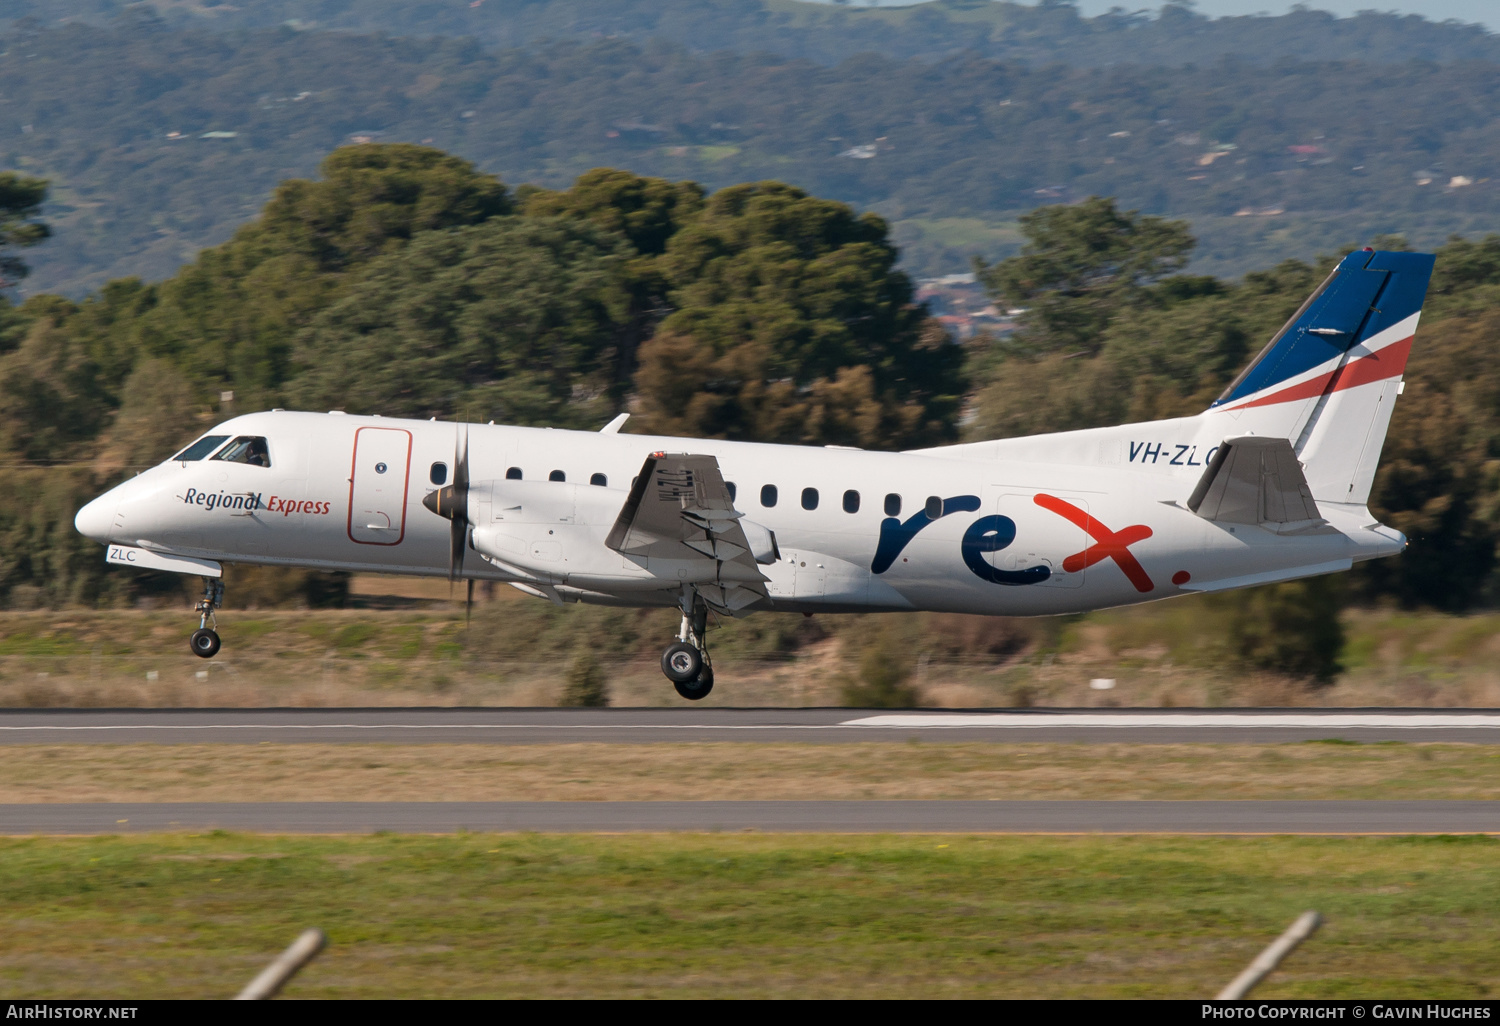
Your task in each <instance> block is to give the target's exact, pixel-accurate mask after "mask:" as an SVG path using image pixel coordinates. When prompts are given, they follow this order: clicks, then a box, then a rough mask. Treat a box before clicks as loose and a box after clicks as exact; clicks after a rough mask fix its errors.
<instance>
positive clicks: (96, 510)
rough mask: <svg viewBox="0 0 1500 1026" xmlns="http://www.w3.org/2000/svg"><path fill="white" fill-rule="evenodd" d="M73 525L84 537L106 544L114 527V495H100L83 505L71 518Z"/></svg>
mask: <svg viewBox="0 0 1500 1026" xmlns="http://www.w3.org/2000/svg"><path fill="white" fill-rule="evenodd" d="M73 526H74V527H75V528H77V530H78V533H79V534H81V535H83V536H84V537H85V538H89V539H92V540H93V541H96V542H99V543H100V544H101V545H107V544H108V543H109V537H110V535H111V534H112V533H113V532H114V527H115V500H114V497H113V496H110V495H101V496H99V498H97V499H95V500H94V501H93V502H90V503H88V504H87V505H85V506H84V507H83V508H82V509H80V510H79V511H78V515H77V516H75V517H74V518H73Z"/></svg>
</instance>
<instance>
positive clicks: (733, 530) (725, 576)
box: [604, 452, 769, 612]
mask: <svg viewBox="0 0 1500 1026" xmlns="http://www.w3.org/2000/svg"><path fill="white" fill-rule="evenodd" d="M743 516H744V514H742V513H740V512H739V511H738V510H736V509H735V508H734V500H733V499H731V498H730V497H729V486H728V485H726V484H725V483H724V475H723V474H722V473H720V471H719V461H718V460H717V459H716V458H714V457H713V456H694V455H687V454H673V455H668V454H666V453H661V452H657V453H652V454H651V455H650V456H648V457H646V462H645V463H644V464H643V465H642V467H641V473H640V476H639V477H637V478H636V479H635V482H634V483H633V484H632V485H631V488H630V497H629V498H627V499H626V500H625V505H624V506H623V507H621V509H620V515H619V516H618V517H617V518H616V519H615V524H614V527H613V528H611V529H610V532H609V536H608V537H607V538H605V540H604V544H606V545H608V546H609V547H610V548H612V549H614V550H615V551H616V552H619V553H621V554H622V555H626V556H632V557H637V558H643V559H644V561H645V562H644V564H643V565H645V566H646V567H647V569H654V568H653V566H652V564H653V563H655V562H656V561H658V560H660V561H664V562H670V563H672V564H673V568H672V573H673V576H674V577H677V576H680V575H679V574H678V573H677V569H678V568H680V567H681V565H682V563H683V562H687V563H689V564H691V563H704V562H707V561H712V562H714V563H717V564H718V566H717V568H716V572H715V574H714V575H713V577H714V583H713V584H708V585H706V586H705V585H700V586H699V592H700V594H702V595H703V597H704V599H705V600H706V601H707V602H708V604H709V605H711V606H715V607H718V608H720V609H721V610H723V611H726V612H734V611H735V610H739V609H744V608H745V607H747V606H749V605H751V604H752V603H754V602H756V601H758V600H761V599H764V598H766V597H767V595H766V588H765V584H766V582H767V581H768V580H769V578H767V577H766V576H765V575H764V574H762V573H761V572H760V568H759V567H758V566H757V565H756V559H755V555H754V553H753V552H752V551H751V545H750V542H749V540H748V539H747V538H746V536H745V529H744V527H743V526H742V525H741V524H740V519H741V517H743ZM688 576H689V577H691V578H693V579H696V580H702V575H700V574H697V573H692V574H689V575H688Z"/></svg>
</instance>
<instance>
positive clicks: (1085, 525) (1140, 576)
mask: <svg viewBox="0 0 1500 1026" xmlns="http://www.w3.org/2000/svg"><path fill="white" fill-rule="evenodd" d="M1033 501H1035V502H1036V504H1037V505H1038V506H1040V507H1042V508H1043V509H1045V510H1048V511H1049V512H1052V513H1056V514H1057V515H1058V516H1060V517H1062V518H1063V519H1064V520H1067V521H1069V522H1070V523H1073V524H1076V525H1077V526H1078V527H1080V528H1082V529H1083V531H1084V532H1085V533H1087V534H1088V535H1089V537H1091V538H1093V539H1094V542H1093V544H1092V545H1089V546H1087V547H1086V548H1084V549H1083V551H1082V552H1075V553H1073V554H1072V555H1070V556H1067V557H1066V558H1065V559H1063V561H1062V568H1063V570H1064V571H1066V572H1067V573H1070V574H1071V573H1078V572H1079V571H1080V570H1084V569H1086V568H1088V567H1091V566H1093V565H1094V564H1095V563H1099V562H1102V561H1104V560H1106V559H1112V560H1114V562H1115V564H1116V565H1117V566H1118V567H1119V568H1120V570H1121V572H1122V573H1124V574H1125V577H1126V578H1127V579H1128V580H1129V581H1130V583H1131V584H1133V585H1135V589H1136V591H1139V592H1142V593H1145V592H1148V591H1152V590H1153V589H1154V588H1155V587H1156V585H1155V583H1153V582H1152V580H1151V577H1150V575H1148V574H1147V573H1146V571H1145V568H1144V567H1142V566H1141V564H1140V560H1138V559H1136V558H1135V555H1134V553H1132V552H1131V551H1130V546H1131V545H1133V544H1135V543H1136V542H1138V541H1145V540H1146V539H1147V538H1150V537H1151V534H1152V531H1151V528H1149V527H1147V526H1146V525H1145V524H1132V525H1130V526H1129V527H1124V528H1121V529H1120V530H1118V531H1111V530H1110V529H1109V528H1108V527H1105V526H1104V525H1103V524H1102V523H1100V522H1099V521H1098V520H1096V519H1094V518H1093V517H1092V516H1090V515H1089V514H1088V513H1087V512H1085V511H1084V510H1082V509H1080V508H1078V507H1077V506H1075V505H1073V504H1072V503H1071V502H1068V501H1066V500H1064V499H1059V498H1057V497H1056V496H1053V495H1047V494H1045V493H1038V494H1037V495H1036V496H1035V497H1034V500H1033ZM979 506H980V502H979V496H977V495H957V496H954V497H953V498H951V499H944V500H943V507H942V512H941V513H939V514H938V516H937V517H936V518H934V517H932V516H931V515H930V514H929V513H928V512H927V510H925V509H923V510H920V511H918V512H917V513H916V514H914V515H913V516H911V517H909V518H908V519H907V520H906V521H904V522H903V521H901V520H898V519H896V518H895V517H887V518H886V519H884V520H882V521H881V522H880V540H879V542H878V543H877V544H876V546H875V558H874V559H873V560H872V561H871V563H870V572H871V573H874V574H883V573H885V572H886V571H887V570H889V569H890V568H891V566H892V565H893V564H894V563H895V562H896V557H898V556H900V555H901V553H902V551H903V550H904V549H905V548H906V546H907V545H908V544H909V543H910V542H911V540H912V539H913V538H915V537H916V536H917V535H918V534H919V533H920V532H921V531H922V529H923V528H925V527H926V526H927V525H928V524H932V523H935V522H936V521H937V520H940V519H942V518H943V517H946V516H949V515H951V514H953V513H972V512H975V511H976V510H978V509H979ZM1015 540H1016V522H1015V521H1014V520H1012V519H1011V518H1010V517H1008V516H1005V515H1003V514H1000V513H996V514H992V515H990V516H985V517H980V518H979V519H978V520H976V521H974V522H973V523H972V524H970V525H969V527H968V530H966V531H964V536H963V540H962V541H961V542H960V543H959V552H960V553H961V554H962V556H963V560H964V565H965V566H967V567H968V568H969V570H970V571H971V572H972V573H973V574H974V576H976V577H978V578H980V579H981V580H985V581H989V582H990V583H991V584H1005V585H1023V584H1040V583H1041V582H1043V581H1045V580H1047V579H1048V578H1050V577H1051V576H1052V570H1051V568H1049V567H1045V566H1033V567H1027V568H1026V569H1025V570H1002V569H1001V568H999V567H997V566H995V565H994V564H993V563H991V562H990V561H989V560H987V559H985V558H984V557H985V554H986V553H990V552H1000V551H1002V550H1003V549H1006V548H1009V547H1010V544H1011V543H1012V542H1013V541H1015Z"/></svg>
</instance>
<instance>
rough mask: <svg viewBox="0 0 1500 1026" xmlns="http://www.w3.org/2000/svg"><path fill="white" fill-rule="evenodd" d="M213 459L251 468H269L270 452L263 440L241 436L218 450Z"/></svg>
mask: <svg viewBox="0 0 1500 1026" xmlns="http://www.w3.org/2000/svg"><path fill="white" fill-rule="evenodd" d="M214 459H216V460H223V461H224V462H225V463H246V464H249V465H250V466H252V467H269V466H270V465H271V450H270V448H269V447H268V446H267V445H266V440H265V439H264V438H253V437H251V436H250V435H241V436H240V437H239V438H236V439H235V440H234V441H232V442H230V443H229V444H228V445H226V446H224V448H223V449H220V450H219V452H218V454H217V455H215V456H214Z"/></svg>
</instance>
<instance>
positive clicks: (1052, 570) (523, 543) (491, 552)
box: [75, 249, 1434, 700]
mask: <svg viewBox="0 0 1500 1026" xmlns="http://www.w3.org/2000/svg"><path fill="white" fill-rule="evenodd" d="M1433 262H1434V258H1433V257H1432V256H1431V255H1428V254H1418V253H1401V252H1375V251H1374V250H1372V249H1364V250H1361V251H1358V252H1354V253H1350V254H1349V255H1348V256H1346V257H1345V258H1344V259H1343V260H1342V261H1341V262H1340V263H1339V265H1338V266H1337V267H1336V268H1335V269H1334V271H1333V272H1332V274H1331V275H1330V276H1329V277H1328V279H1327V280H1326V281H1325V282H1324V283H1323V284H1322V285H1321V286H1320V287H1319V288H1318V289H1317V290H1316V291H1315V292H1314V293H1313V294H1312V295H1311V296H1310V297H1309V298H1308V300H1307V301H1306V302H1305V303H1304V304H1303V305H1302V307H1301V308H1300V309H1299V310H1298V311H1297V312H1296V313H1295V314H1294V315H1293V316H1292V318H1291V320H1289V321H1288V322H1287V324H1286V325H1285V326H1284V327H1283V328H1282V329H1281V330H1280V331H1279V332H1277V333H1276V334H1275V336H1273V337H1272V338H1271V340H1270V341H1269V342H1268V343H1267V345H1266V346H1265V348H1264V349H1263V350H1262V351H1261V352H1260V354H1259V355H1258V356H1257V357H1256V358H1255V359H1254V360H1253V361H1252V362H1251V363H1250V365H1249V366H1248V367H1246V368H1245V370H1244V371H1243V372H1242V373H1241V374H1240V375H1239V376H1238V377H1236V378H1235V379H1234V380H1233V381H1232V382H1231V383H1230V384H1229V386H1228V387H1227V388H1226V389H1225V390H1224V392H1223V394H1222V395H1221V396H1220V397H1219V398H1218V399H1217V400H1215V401H1214V402H1213V403H1212V404H1211V405H1210V406H1209V408H1208V409H1206V410H1204V411H1203V412H1202V413H1199V414H1197V415H1195V416H1190V417H1179V418H1173V419H1170V420H1158V421H1152V422H1147V423H1138V424H1125V425H1121V426H1117V427H1105V428H1091V429H1087V430H1077V431H1065V432H1059V433H1053V434H1044V435H1034V436H1030V437H1022V438H1006V439H998V440H994V441H982V442H970V443H966V444H957V445H947V446H942V447H938V448H926V449H916V450H911V451H907V452H872V451H864V450H860V449H855V448H850V447H846V446H825V447H821V448H818V447H813V446H796V445H772V444H762V443H755V442H736V441H724V440H720V439H709V438H673V437H662V436H651V435H632V434H622V433H620V427H621V425H622V424H623V423H624V422H625V419H626V417H627V416H628V415H627V414H621V415H619V416H618V417H616V418H615V419H614V420H613V421H611V422H610V423H609V424H608V425H606V426H605V427H604V428H603V429H602V430H601V431H598V432H591V431H574V430H561V429H552V428H537V427H509V426H503V425H495V424H493V423H490V424H456V423H445V422H439V421H437V420H436V419H434V420H430V421H421V420H405V419H394V418H388V417H381V416H378V415H374V416H355V415H352V414H346V413H344V412H341V411H337V410H335V411H331V412H328V413H306V412H292V411H285V410H271V411H269V412H260V413H253V414H249V415H245V416H238V417H235V418H233V419H231V420H227V421H225V422H224V423H222V424H219V425H218V426H216V427H214V428H213V429H212V430H210V431H209V432H208V433H207V434H205V435H204V436H203V437H201V438H199V439H197V440H196V441H194V442H193V443H192V444H190V445H188V446H187V447H186V448H184V449H183V450H182V451H180V452H178V453H176V454H175V455H174V456H172V457H171V458H170V459H168V460H166V461H165V462H163V463H162V464H160V465H159V466H156V467H153V468H151V469H149V470H146V471H144V472H142V473H140V474H139V475H138V476H136V477H134V478H132V479H130V480H128V481H125V482H124V483H122V484H120V485H118V486H116V487H114V488H112V489H110V490H109V491H108V492H106V493H104V494H103V495H101V496H99V497H98V498H96V499H94V500H93V501H91V502H89V503H88V504H87V505H85V506H84V507H83V508H82V509H80V510H79V511H78V514H77V517H76V520H75V526H76V527H77V529H78V530H79V531H80V532H81V533H82V534H84V535H85V536H87V537H89V538H91V539H93V540H95V541H98V542H100V543H102V544H103V545H104V546H105V547H106V559H107V560H108V562H110V563H114V564H119V565H123V566H134V567H141V568H147V569H152V570H159V571H163V570H164V571H172V572H177V573H183V574H193V575H199V576H202V577H203V578H204V595H203V599H202V600H201V601H200V602H199V603H198V605H197V609H196V612H197V613H198V615H199V619H198V629H197V630H195V631H194V632H193V634H192V637H191V646H192V650H193V652H194V653H196V654H197V655H199V656H203V657H205V658H208V657H212V656H213V655H214V654H215V653H217V652H218V651H219V647H220V640H219V636H218V634H217V632H216V630H215V629H214V628H216V627H217V619H216V616H215V611H216V610H217V609H218V608H219V607H220V604H221V603H222V601H223V582H222V573H223V570H222V564H223V563H225V562H232V563H247V564H258V565H265V566H289V567H305V568H312V569H317V570H342V571H349V572H354V573H365V572H378V573H384V574H410V575H416V576H423V577H447V578H448V579H449V580H450V581H458V580H463V581H467V582H468V588H469V595H470V599H471V600H472V595H473V582H474V581H476V580H480V581H496V582H504V583H507V584H510V585H512V586H513V587H515V588H517V589H519V590H520V591H522V592H524V593H526V594H527V595H530V596H534V597H536V598H539V599H544V600H548V601H551V602H554V603H558V604H563V603H569V602H590V603H600V604H605V605H617V606H662V607H676V608H678V609H679V610H680V611H681V614H682V619H681V626H680V628H679V630H678V633H677V637H676V639H675V640H674V641H672V643H671V644H670V645H668V647H667V648H666V650H665V651H664V652H663V654H662V660H661V663H662V671H663V673H664V674H665V675H666V676H667V678H668V679H669V680H671V682H672V683H673V685H674V686H675V687H676V690H677V692H678V693H679V694H680V695H681V696H682V697H683V698H686V699H690V700H697V699H701V698H703V697H705V696H706V695H707V694H708V693H709V692H710V691H711V690H712V689H713V684H714V671H713V664H712V662H711V660H710V657H709V653H708V620H709V614H710V613H712V614H715V615H716V616H719V617H723V616H731V617H739V616H745V615H748V614H750V613H752V612H756V611H760V610H778V611H782V610H784V611H794V612H802V613H807V614H812V613H852V612H911V611H917V610H933V611H940V612H952V613H980V614H990V615H1002V616H1037V615H1053V614H1060V613H1076V612H1084V611H1087V610H1094V609H1101V608H1105V607H1111V606H1123V605H1128V604H1131V603H1137V602H1147V601H1153V600H1156V599H1162V598H1171V597H1174V596H1179V595H1187V594H1195V593H1203V592H1218V591H1225V590H1228V589H1232V588H1244V587H1250V586H1253V585H1258V584H1266V583H1270V582H1275V581H1287V580H1292V579H1296V578H1302V577H1310V576H1313V575H1318V574H1327V573H1334V572H1337V571H1341V570H1347V569H1348V568H1349V567H1350V566H1352V565H1353V564H1354V563H1356V562H1359V561H1362V560H1367V559H1375V558H1378V557H1381V556H1389V555H1394V554H1397V553H1400V552H1401V551H1402V550H1403V549H1404V548H1405V546H1406V538H1405V536H1403V535H1402V534H1401V533H1400V532H1399V531H1396V530H1394V529H1392V528H1390V527H1386V526H1384V525H1382V524H1380V523H1379V522H1378V521H1377V520H1376V519H1375V517H1374V516H1373V515H1371V513H1370V511H1369V509H1368V508H1367V503H1368V500H1369V497H1370V488H1371V484H1372V482H1373V479H1374V476H1375V469H1376V465H1377V463H1378V461H1379V457H1380V450H1381V446H1382V445H1383V443H1384V441H1385V435H1386V430H1387V428H1388V426H1389V424H1390V419H1391V411H1392V409H1393V407H1394V405H1395V400H1396V397H1397V396H1398V395H1400V394H1401V391H1402V389H1403V387H1404V386H1403V382H1402V374H1403V372H1404V370H1405V366H1406V361H1407V357H1408V355H1409V354H1410V351H1411V344H1412V339H1413V336H1414V334H1415V331H1416V326H1417V321H1418V318H1419V316H1420V313H1421V308H1422V303H1423V300H1424V298H1425V296H1426V292H1427V285H1428V281H1429V279H1430V277H1431V274H1432V268H1433Z"/></svg>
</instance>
